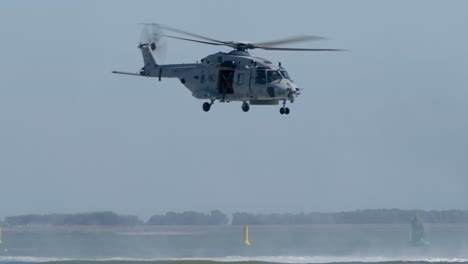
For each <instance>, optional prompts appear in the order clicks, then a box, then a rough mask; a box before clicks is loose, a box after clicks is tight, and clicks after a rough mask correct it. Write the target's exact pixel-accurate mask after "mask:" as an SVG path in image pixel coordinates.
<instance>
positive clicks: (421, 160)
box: [0, 0, 468, 218]
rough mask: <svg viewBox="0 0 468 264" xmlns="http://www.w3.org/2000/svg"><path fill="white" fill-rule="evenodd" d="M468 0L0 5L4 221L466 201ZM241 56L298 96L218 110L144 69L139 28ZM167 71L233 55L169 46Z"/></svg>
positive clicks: (0, 205) (429, 206)
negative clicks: (194, 37)
mask: <svg viewBox="0 0 468 264" xmlns="http://www.w3.org/2000/svg"><path fill="white" fill-rule="evenodd" d="M467 9H468V2H467V1H393V0H392V1H371V0H369V1H325V0H324V1H288V2H286V1H234V2H233V1H214V0H213V1H211V0H210V1H207V0H206V1H205V0H203V1H180V0H175V1H104V0H103V1H22V0H19V1H16V0H15V1H10V0H7V1H1V2H0V36H1V41H0V72H1V73H0V218H1V217H5V216H10V215H19V214H29V213H40V214H42V213H76V212H90V211H102V210H112V211H115V212H117V213H121V214H134V215H138V216H140V217H143V218H147V217H149V216H151V215H153V214H161V213H165V212H167V211H178V212H180V211H186V210H195V211H200V212H209V211H210V210H212V209H219V210H221V211H223V212H225V213H233V212H258V213H284V212H289V213H298V212H315V211H322V212H336V211H348V210H356V209H366V208H401V209H424V210H443V209H465V210H466V209H468V177H467V176H468V136H467V135H468V104H467V102H468V89H467V88H468V78H467V76H468V35H467V34H466V28H467V27H468V16H466V10H467ZM145 22H155V23H162V24H165V25H169V26H172V27H176V28H180V29H183V30H186V31H190V32H195V33H197V34H201V35H205V36H208V37H212V38H216V39H221V40H249V41H253V42H260V41H268V40H274V39H278V38H283V37H289V36H294V35H300V34H312V35H318V36H323V37H325V38H326V39H325V40H321V41H318V42H313V43H304V44H301V45H298V44H297V45H293V46H292V47H308V48H342V49H347V50H348V51H345V52H333V53H332V52H323V53H307V52H285V51H261V50H258V51H257V50H254V51H253V53H254V54H255V55H257V56H261V57H265V58H268V59H269V60H272V61H273V62H275V63H277V62H282V65H283V66H284V67H285V68H287V70H288V72H289V74H290V75H291V77H292V78H293V79H294V81H295V82H296V84H297V85H298V86H299V87H302V88H304V90H303V93H302V95H301V96H300V97H299V98H298V99H297V100H296V101H295V102H294V103H293V104H291V105H289V108H290V109H291V114H290V115H288V116H285V115H280V114H279V111H278V110H279V106H252V107H251V109H250V111H249V112H248V113H244V112H242V110H241V108H240V107H241V104H240V103H234V102H233V103H229V104H222V103H215V104H214V105H213V107H212V109H211V111H210V112H208V113H205V112H203V110H202V104H203V102H204V101H202V100H198V99H195V98H193V97H192V96H191V93H190V92H189V91H188V90H187V89H186V88H185V87H184V86H183V85H182V84H181V83H180V82H179V81H178V80H176V79H164V80H163V81H162V82H158V81H157V79H150V78H138V77H133V76H121V75H113V74H111V71H112V70H123V71H132V72H136V71H137V70H139V69H140V68H141V67H142V57H141V53H140V51H139V50H138V49H137V45H138V42H139V39H140V32H141V29H142V26H141V25H140V23H145ZM165 44H166V49H167V54H166V56H165V60H164V62H165V63H193V62H195V61H199V60H200V59H202V58H203V57H205V56H207V55H209V54H212V53H216V52H218V51H223V52H228V51H229V48H227V47H226V48H224V47H213V46H205V45H202V44H198V43H189V42H184V41H179V40H173V39H171V40H166V42H165Z"/></svg>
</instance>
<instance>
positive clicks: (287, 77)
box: [281, 70, 291, 80]
mask: <svg viewBox="0 0 468 264" xmlns="http://www.w3.org/2000/svg"><path fill="white" fill-rule="evenodd" d="M281 75H283V77H284V78H286V79H288V80H291V77H289V74H288V72H287V71H285V70H281Z"/></svg>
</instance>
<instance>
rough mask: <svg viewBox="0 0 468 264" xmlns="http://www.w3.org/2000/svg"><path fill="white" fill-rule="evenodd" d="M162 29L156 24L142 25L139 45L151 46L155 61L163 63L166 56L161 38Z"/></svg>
mask: <svg viewBox="0 0 468 264" xmlns="http://www.w3.org/2000/svg"><path fill="white" fill-rule="evenodd" d="M161 32H162V28H161V26H159V25H158V24H143V28H142V30H141V34H140V45H144V44H148V45H150V46H151V50H152V51H153V53H154V55H155V56H156V59H157V60H158V61H160V62H162V61H164V59H165V57H166V56H165V55H166V45H165V43H164V41H163V38H162V37H161Z"/></svg>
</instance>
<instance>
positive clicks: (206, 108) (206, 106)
mask: <svg viewBox="0 0 468 264" xmlns="http://www.w3.org/2000/svg"><path fill="white" fill-rule="evenodd" d="M210 108H211V104H210V103H208V102H205V103H204V104H203V111H205V112H208V111H210Z"/></svg>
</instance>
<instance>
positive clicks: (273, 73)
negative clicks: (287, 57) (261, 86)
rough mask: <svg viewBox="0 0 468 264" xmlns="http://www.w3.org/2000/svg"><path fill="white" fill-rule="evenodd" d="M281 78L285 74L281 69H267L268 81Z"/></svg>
mask: <svg viewBox="0 0 468 264" xmlns="http://www.w3.org/2000/svg"><path fill="white" fill-rule="evenodd" d="M280 79H283V76H282V75H281V73H280V72H279V71H267V83H271V82H274V81H276V80H280Z"/></svg>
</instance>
